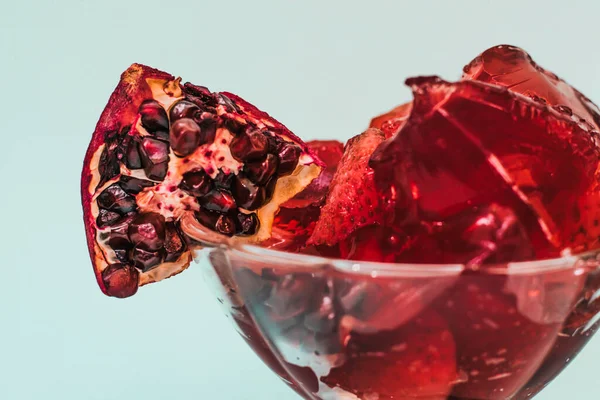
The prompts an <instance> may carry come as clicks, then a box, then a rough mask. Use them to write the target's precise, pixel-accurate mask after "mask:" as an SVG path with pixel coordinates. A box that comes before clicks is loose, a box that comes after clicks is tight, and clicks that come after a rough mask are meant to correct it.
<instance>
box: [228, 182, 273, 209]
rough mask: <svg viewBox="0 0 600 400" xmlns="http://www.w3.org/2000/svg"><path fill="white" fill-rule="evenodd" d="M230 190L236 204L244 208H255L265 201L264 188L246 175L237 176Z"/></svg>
mask: <svg viewBox="0 0 600 400" xmlns="http://www.w3.org/2000/svg"><path fill="white" fill-rule="evenodd" d="M232 191H233V197H234V198H235V200H236V202H237V204H238V205H239V206H240V207H242V208H245V209H246V210H256V209H257V208H260V207H261V206H262V205H263V204H264V203H265V199H266V189H265V188H264V187H261V186H257V185H255V184H254V183H252V181H251V180H250V179H248V178H246V177H243V176H238V177H237V179H236V180H235V183H234V185H233V188H232Z"/></svg>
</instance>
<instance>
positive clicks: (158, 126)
mask: <svg viewBox="0 0 600 400" xmlns="http://www.w3.org/2000/svg"><path fill="white" fill-rule="evenodd" d="M139 113H140V115H141V117H142V125H143V127H144V128H145V129H146V130H147V131H148V133H151V134H157V133H158V132H160V135H164V134H165V133H166V132H169V119H168V117H167V112H166V111H165V109H164V108H163V107H162V106H161V105H160V104H159V103H158V102H157V101H154V100H146V101H144V102H143V103H142V105H141V106H140V109H139Z"/></svg>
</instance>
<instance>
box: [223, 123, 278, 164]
mask: <svg viewBox="0 0 600 400" xmlns="http://www.w3.org/2000/svg"><path fill="white" fill-rule="evenodd" d="M268 145H269V144H268V141H267V138H266V136H265V135H264V133H263V132H261V131H258V130H255V131H250V132H246V133H244V134H241V135H238V136H236V137H234V138H233V139H232V140H231V143H230V144H229V149H230V150H231V155H232V156H233V158H235V159H236V160H238V161H241V162H245V161H256V160H260V159H261V158H263V157H264V156H265V155H266V154H267V149H268Z"/></svg>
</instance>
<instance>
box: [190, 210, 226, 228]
mask: <svg viewBox="0 0 600 400" xmlns="http://www.w3.org/2000/svg"><path fill="white" fill-rule="evenodd" d="M194 216H195V217H196V219H197V220H198V222H200V223H201V224H202V225H204V226H206V227H207V228H210V229H215V225H216V224H217V220H218V219H219V217H220V216H221V214H219V213H218V212H216V211H209V210H205V209H200V210H199V211H197V212H196V213H195V214H194Z"/></svg>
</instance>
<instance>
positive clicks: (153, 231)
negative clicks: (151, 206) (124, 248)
mask: <svg viewBox="0 0 600 400" xmlns="http://www.w3.org/2000/svg"><path fill="white" fill-rule="evenodd" d="M127 234H128V236H129V240H131V242H132V243H133V244H134V245H136V246H139V247H143V248H145V249H148V250H158V249H160V248H161V247H162V246H163V243H164V241H165V218H164V217H163V216H162V215H160V214H158V213H153V212H150V213H144V214H139V215H138V216H136V217H135V218H134V219H133V221H131V224H130V225H129V228H128V229H127Z"/></svg>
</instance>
